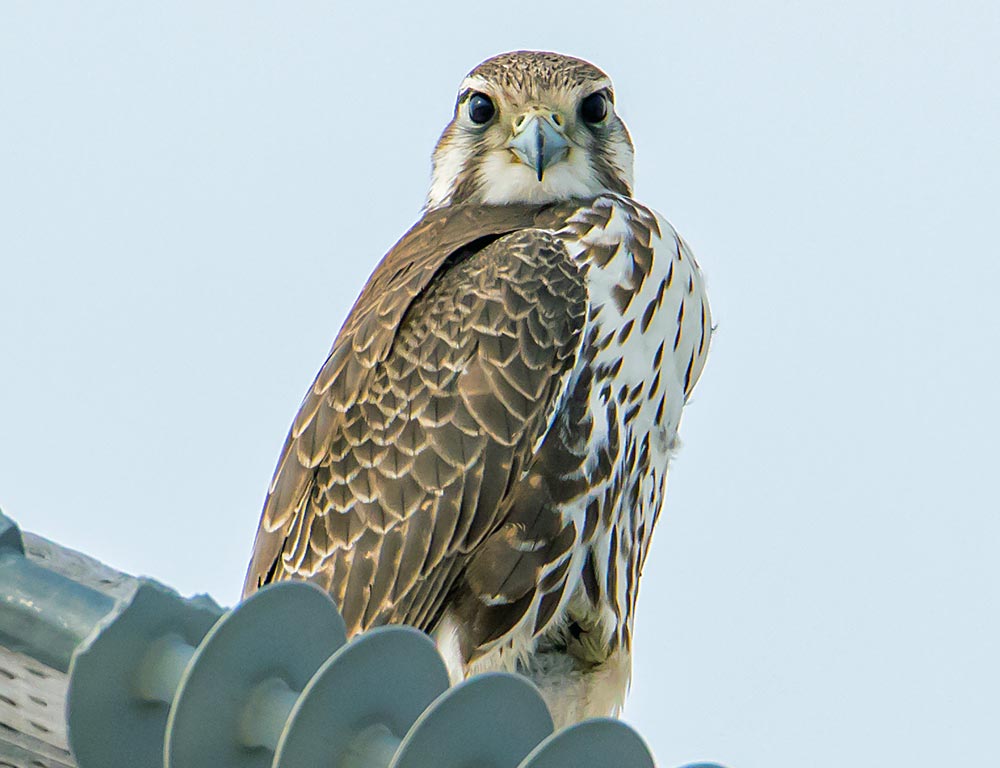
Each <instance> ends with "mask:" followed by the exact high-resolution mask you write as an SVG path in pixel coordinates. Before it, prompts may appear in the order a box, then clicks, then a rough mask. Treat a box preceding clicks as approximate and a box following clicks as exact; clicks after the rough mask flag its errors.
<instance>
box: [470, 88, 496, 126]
mask: <svg viewBox="0 0 1000 768" xmlns="http://www.w3.org/2000/svg"><path fill="white" fill-rule="evenodd" d="M495 112H496V107H494V106H493V101H492V100H491V99H490V97H489V96H487V95H486V94H485V93H474V94H472V96H471V97H470V98H469V119H470V120H471V121H472V122H474V123H475V124H476V125H485V124H486V123H488V122H489V121H490V120H492V119H493V114H494V113H495Z"/></svg>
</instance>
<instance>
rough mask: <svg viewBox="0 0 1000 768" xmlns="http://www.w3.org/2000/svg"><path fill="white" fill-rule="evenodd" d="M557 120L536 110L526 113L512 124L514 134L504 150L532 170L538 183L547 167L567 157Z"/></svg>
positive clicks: (565, 142)
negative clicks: (536, 176) (506, 149)
mask: <svg viewBox="0 0 1000 768" xmlns="http://www.w3.org/2000/svg"><path fill="white" fill-rule="evenodd" d="M557 120H558V118H557V117H555V116H550V115H549V113H546V112H541V111H539V110H537V109H535V110H532V111H530V112H526V113H525V114H523V115H521V117H519V118H518V120H517V122H515V124H514V125H515V128H514V135H513V136H512V137H511V139H510V141H508V142H507V148H508V149H509V150H510V151H511V152H513V153H514V154H515V155H517V158H518V159H519V160H520V161H521V162H522V163H524V164H525V165H527V166H529V167H531V168H534V169H535V173H536V174H537V175H538V180H539V181H541V180H542V174H544V173H545V169H546V168H548V167H549V166H552V165H555V164H556V163H558V162H559V161H560V160H562V159H563V158H564V157H566V155H567V154H569V142H568V141H567V140H566V137H565V136H564V135H563V132H562V129H561V128H559V127H558V126H557V125H556V124H555V121H557Z"/></svg>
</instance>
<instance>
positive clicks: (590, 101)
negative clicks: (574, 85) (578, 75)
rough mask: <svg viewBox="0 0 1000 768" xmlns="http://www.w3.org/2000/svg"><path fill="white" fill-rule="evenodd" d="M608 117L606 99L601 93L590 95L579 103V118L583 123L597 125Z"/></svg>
mask: <svg viewBox="0 0 1000 768" xmlns="http://www.w3.org/2000/svg"><path fill="white" fill-rule="evenodd" d="M607 116H608V99H607V97H606V96H605V95H604V94H603V93H601V92H598V93H592V94H590V95H589V96H588V97H587V98H585V99H584V100H583V101H581V102H580V117H582V118H583V121H584V122H585V123H599V122H601V121H602V120H603V119H604V118H605V117H607Z"/></svg>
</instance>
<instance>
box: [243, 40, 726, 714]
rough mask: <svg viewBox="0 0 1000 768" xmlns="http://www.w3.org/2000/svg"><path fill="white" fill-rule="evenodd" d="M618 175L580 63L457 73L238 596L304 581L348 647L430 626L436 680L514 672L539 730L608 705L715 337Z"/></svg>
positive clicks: (613, 149)
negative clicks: (414, 189)
mask: <svg viewBox="0 0 1000 768" xmlns="http://www.w3.org/2000/svg"><path fill="white" fill-rule="evenodd" d="M633 165H634V148H633V143H632V139H631V137H630V134H629V131H628V129H627V128H626V126H625V124H624V122H623V121H622V119H621V118H620V117H619V115H618V114H617V111H616V105H615V94H614V88H613V85H612V82H611V80H610V79H609V77H608V75H606V74H605V73H604V72H603V71H602V70H601V69H599V68H598V67H597V66H595V65H593V64H591V63H589V62H587V61H584V60H582V59H579V58H575V57H572V56H568V55H563V54H557V53H551V52H543V51H513V52H509V53H503V54H500V55H497V56H494V57H492V58H489V59H487V60H486V61H484V62H482V63H481V64H479V65H478V66H476V67H475V68H474V69H473V70H472V71H471V72H470V73H469V74H468V75H467V76H466V77H465V79H464V80H463V81H462V83H461V86H460V88H459V93H458V98H457V101H456V104H455V109H454V113H453V115H452V119H451V121H450V122H449V123H448V124H447V126H446V127H445V129H444V131H443V132H442V134H441V136H440V139H439V140H438V142H437V145H436V147H435V149H434V152H433V156H432V173H431V183H430V190H429V193H428V196H427V199H426V203H425V205H424V208H423V210H422V212H421V216H420V218H419V220H418V221H417V223H416V224H414V226H413V227H412V228H411V229H410V230H409V231H408V232H406V233H405V234H404V235H403V236H402V238H401V239H400V240H399V241H398V242H397V243H396V244H395V245H394V246H393V247H392V248H391V249H390V250H389V252H388V253H387V254H386V255H385V256H384V258H383V259H382V260H381V262H379V264H378V265H377V267H376V268H375V270H374V272H373V273H372V275H371V277H370V278H369V280H368V282H367V283H366V285H365V286H364V288H363V289H362V291H361V293H360V295H359V297H358V298H357V300H356V302H355V304H354V306H353V308H352V309H351V310H350V313H349V315H348V317H347V319H346V321H345V322H344V324H343V327H342V328H341V330H340V332H339V334H338V335H337V337H336V339H335V341H334V343H333V346H332V348H331V350H330V352H329V355H328V356H327V358H326V360H325V362H324V364H323V365H322V367H321V369H320V371H319V373H318V375H317V376H316V378H315V381H314V382H313V383H312V385H311V386H310V387H309V389H308V391H307V392H306V395H305V397H304V399H303V400H302V403H301V406H300V408H299V411H298V413H297V415H296V416H295V419H294V422H293V424H292V426H291V429H290V431H289V433H288V437H287V439H286V440H285V443H284V446H283V448H282V450H281V454H280V457H279V459H278V462H277V467H276V469H275V471H274V475H273V479H272V481H271V483H270V486H269V489H268V493H267V498H266V501H265V503H264V507H263V511H262V514H261V518H260V524H259V527H258V530H257V535H256V539H255V541H254V547H253V553H252V556H251V560H250V564H249V568H248V571H247V575H246V580H245V583H244V590H243V594H244V597H246V596H249V595H251V594H252V593H254V592H255V591H257V590H258V589H260V588H261V587H263V586H264V585H266V584H269V583H272V582H278V581H283V580H287V579H297V580H305V581H310V582H313V583H314V584H316V585H319V586H320V587H321V588H323V589H325V590H326V591H327V592H328V593H329V594H330V595H331V596H332V598H333V600H334V602H335V603H336V604H337V606H338V608H339V609H340V611H341V613H342V615H343V618H344V621H345V623H346V626H347V630H348V634H349V635H356V634H358V633H360V632H363V631H365V630H368V629H370V628H373V627H377V626H381V625H385V624H408V625H411V626H414V627H417V628H418V629H421V630H423V631H424V632H426V633H428V634H429V635H430V636H431V637H432V638H433V639H434V641H435V642H436V644H437V647H438V649H439V650H440V652H441V655H442V657H443V658H444V660H445V662H446V664H447V667H448V670H449V674H450V675H451V677H452V679H453V681H456V682H457V681H459V680H461V679H464V678H466V677H468V676H470V675H473V674H476V673H480V672H487V671H498V670H499V671H507V672H514V673H517V674H521V675H524V676H525V677H527V678H528V679H529V680H531V681H532V682H533V683H534V684H535V685H536V686H537V687H538V689H539V691H540V692H541V694H542V696H543V697H544V699H545V701H546V703H547V704H548V706H549V708H550V710H551V712H552V715H553V720H554V721H555V723H556V725H557V726H564V725H569V724H572V723H575V722H578V721H580V720H582V719H585V718H589V717H595V716H617V715H618V714H619V713H620V710H621V708H622V706H623V703H624V701H625V697H626V694H627V690H628V687H629V684H630V680H631V659H632V640H633V625H634V618H635V606H636V597H637V594H638V586H639V579H640V574H641V572H642V569H643V564H644V562H645V559H646V555H647V552H648V550H649V544H650V538H651V535H652V533H653V529H654V527H655V526H656V523H657V519H658V516H659V513H660V509H661V506H662V504H663V500H664V493H665V487H666V478H667V470H668V465H669V462H670V460H671V457H672V456H673V455H674V453H675V452H676V450H677V448H678V444H679V443H678V436H677V434H678V426H679V423H680V420H681V413H682V409H683V408H684V406H685V404H686V403H687V401H688V399H689V397H690V395H691V392H692V390H693V388H694V387H695V384H696V383H697V381H698V379H699V377H700V375H701V373H702V369H703V368H704V366H705V362H706V357H707V355H708V351H709V344H710V340H711V335H712V330H713V326H712V319H711V314H710V309H709V304H708V298H707V294H706V289H705V279H704V276H703V274H702V271H701V269H700V267H699V265H698V263H697V262H696V260H695V258H694V256H693V255H692V253H691V250H690V248H689V247H688V245H687V244H686V243H685V241H684V240H682V239H681V237H680V236H679V235H678V234H677V232H676V231H675V230H674V228H673V227H672V226H671V225H670V224H669V223H668V222H667V221H666V219H665V218H663V216H661V215H660V214H658V213H656V212H655V211H653V210H652V209H651V208H648V207H647V206H645V205H643V204H642V203H640V202H638V201H637V200H636V199H635V198H634V197H633V187H634V174H633Z"/></svg>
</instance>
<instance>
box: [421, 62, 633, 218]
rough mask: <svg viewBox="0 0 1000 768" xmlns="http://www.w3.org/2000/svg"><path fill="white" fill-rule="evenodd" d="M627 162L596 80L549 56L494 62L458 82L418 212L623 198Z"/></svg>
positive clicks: (600, 75)
mask: <svg viewBox="0 0 1000 768" xmlns="http://www.w3.org/2000/svg"><path fill="white" fill-rule="evenodd" d="M633 154H634V151H633V148H632V140H631V138H629V134H628V129H627V128H626V127H625V124H624V123H623V122H622V121H621V118H619V117H618V115H616V114H615V108H614V91H613V89H612V86H611V80H610V79H609V78H608V76H607V75H606V74H604V72H602V71H601V70H599V69H598V68H597V67H595V66H594V65H593V64H590V63H588V62H586V61H582V60H581V59H575V58H573V57H571V56H563V55H561V54H558V53H545V52H539V51H514V52H513V53H502V54H500V55H499V56H494V57H493V58H491V59H487V60H486V61H484V62H483V63H482V64H480V65H479V66H478V67H476V68H475V69H474V70H472V72H470V73H469V74H468V76H467V77H466V78H465V80H463V81H462V85H461V88H460V89H459V93H458V102H457V103H456V105H455V116H454V117H453V118H452V120H451V122H450V123H448V126H447V127H446V128H445V129H444V132H443V133H442V134H441V138H440V139H439V140H438V143H437V147H436V148H435V150H434V171H433V175H432V180H431V190H430V194H429V195H428V197H427V207H428V208H438V207H440V206H442V205H448V204H451V203H459V202H476V203H484V204H491V205H503V204H507V203H549V202H554V201H557V200H566V199H569V198H574V197H593V196H594V195H598V194H600V193H602V192H608V191H610V192H617V193H619V194H623V195H631V194H632V159H633Z"/></svg>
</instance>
